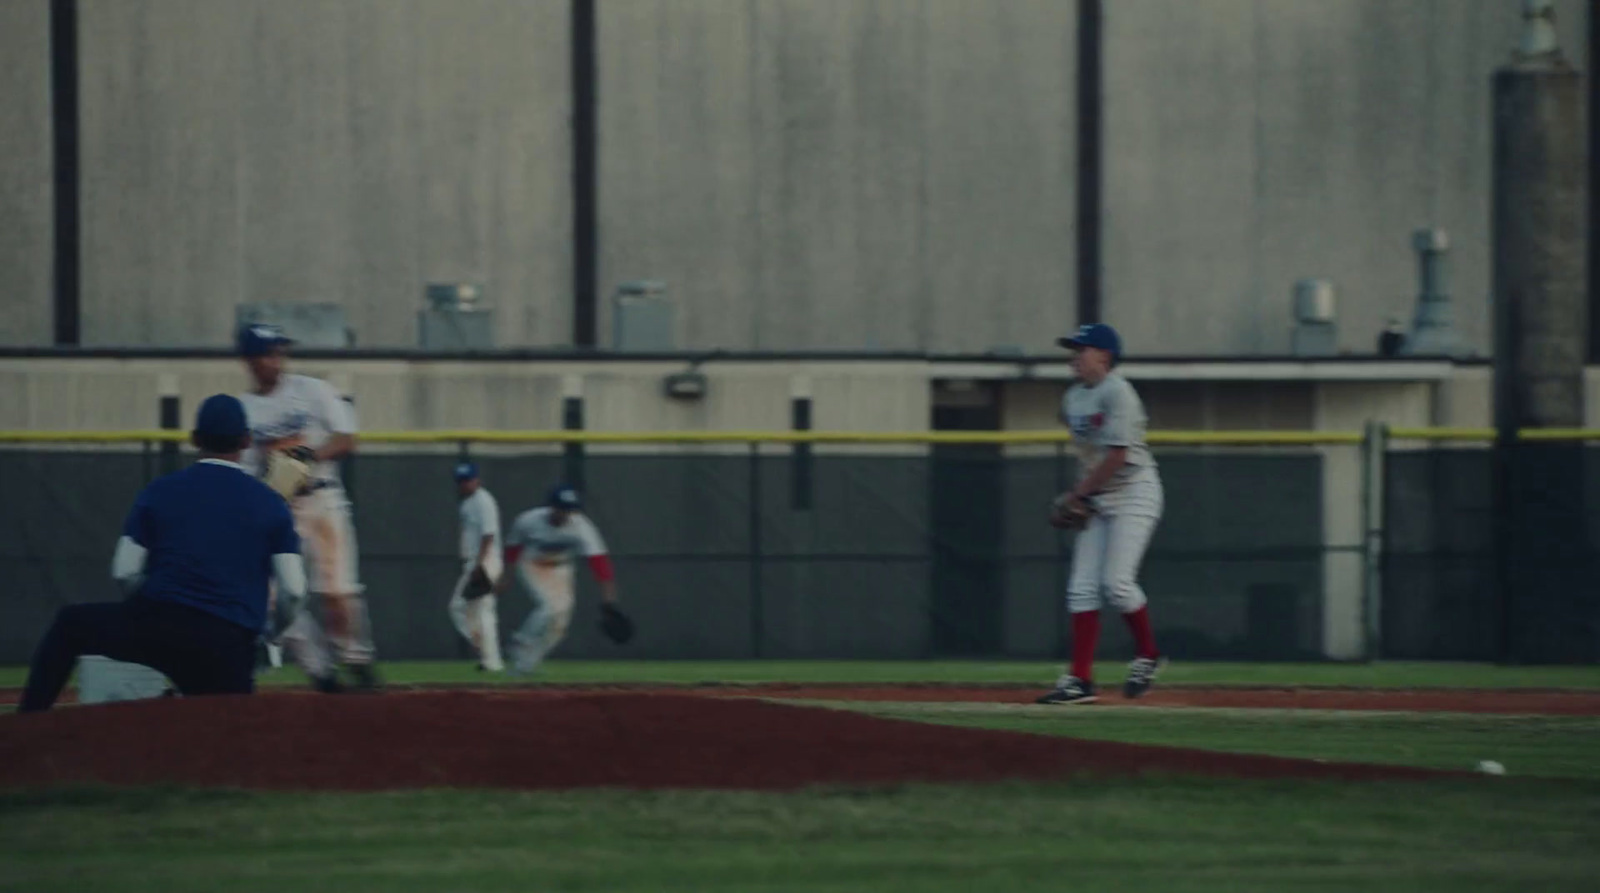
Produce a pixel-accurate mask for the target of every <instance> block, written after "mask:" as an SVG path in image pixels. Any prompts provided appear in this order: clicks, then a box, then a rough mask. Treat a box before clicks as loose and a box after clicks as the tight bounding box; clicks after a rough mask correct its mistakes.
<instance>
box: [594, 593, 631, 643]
mask: <svg viewBox="0 0 1600 893" xmlns="http://www.w3.org/2000/svg"><path fill="white" fill-rule="evenodd" d="M600 631H601V632H603V633H605V634H606V638H608V639H610V640H611V641H613V642H616V643H617V644H618V645H626V644H628V640H629V639H632V638H633V621H632V620H631V619H629V617H628V615H626V614H624V613H622V609H621V608H619V607H617V606H616V605H613V604H611V603H610V602H603V603H601V605H600Z"/></svg>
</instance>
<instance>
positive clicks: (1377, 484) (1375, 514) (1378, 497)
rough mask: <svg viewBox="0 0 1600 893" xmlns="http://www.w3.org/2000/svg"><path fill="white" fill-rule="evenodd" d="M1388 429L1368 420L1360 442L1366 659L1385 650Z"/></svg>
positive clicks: (1363, 606)
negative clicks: (1384, 606)
mask: <svg viewBox="0 0 1600 893" xmlns="http://www.w3.org/2000/svg"><path fill="white" fill-rule="evenodd" d="M1388 453H1389V426H1388V425H1385V424H1383V423H1382V422H1373V421H1369V422H1367V425H1366V430H1365V431H1364V432H1363V436H1362V440H1361V531H1362V539H1361V570H1362V574H1361V595H1362V614H1363V620H1364V621H1365V631H1366V648H1365V654H1366V659H1367V660H1369V661H1373V660H1377V659H1378V658H1379V657H1381V656H1382V650H1383V501H1384V500H1383V484H1384V480H1383V465H1384V461H1385V458H1386V457H1387V456H1388Z"/></svg>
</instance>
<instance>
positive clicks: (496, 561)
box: [450, 555, 506, 673]
mask: <svg viewBox="0 0 1600 893" xmlns="http://www.w3.org/2000/svg"><path fill="white" fill-rule="evenodd" d="M477 566H478V565H477V562H474V561H468V562H466V563H465V564H464V565H463V567H462V569H461V576H460V577H459V578H457V580H456V585H455V589H454V590H453V591H452V592H451V593H450V620H451V621H452V622H453V623H454V624H455V627H456V631H457V632H459V633H461V635H462V636H463V637H464V638H466V640H467V641H469V642H471V643H472V647H473V648H474V649H476V650H477V652H478V660H480V661H482V663H483V668H484V669H485V670H489V671H490V672H494V673H498V672H500V671H501V670H504V669H505V668H506V665H505V661H503V660H502V659H501V658H500V611H499V603H498V600H497V599H496V598H495V596H494V593H492V592H491V593H489V594H488V595H481V596H478V597H477V598H473V599H469V598H467V597H466V596H465V595H463V593H464V592H466V589H467V583H468V582H469V581H470V580H471V579H472V571H473V569H474V568H476V567H477ZM483 569H484V571H485V572H486V573H487V574H488V575H489V583H490V585H493V584H495V583H498V582H499V581H500V574H501V571H502V570H503V568H502V565H501V563H500V556H498V555H490V556H489V557H488V559H487V560H485V561H484V568H483Z"/></svg>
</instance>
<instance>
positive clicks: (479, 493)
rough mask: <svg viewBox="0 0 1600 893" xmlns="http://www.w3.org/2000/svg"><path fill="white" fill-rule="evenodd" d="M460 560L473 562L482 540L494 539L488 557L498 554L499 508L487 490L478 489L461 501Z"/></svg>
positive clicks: (481, 546) (475, 559)
mask: <svg viewBox="0 0 1600 893" xmlns="http://www.w3.org/2000/svg"><path fill="white" fill-rule="evenodd" d="M460 512H461V560H462V561H466V562H475V561H477V560H478V551H479V550H480V549H481V548H483V538H484V537H486V536H492V537H494V544H493V545H491V546H490V548H489V554H490V555H495V556H497V555H499V554H500V506H499V504H498V503H496V502H495V501H494V496H492V495H491V494H490V493H489V491H488V490H487V489H485V488H484V487H481V486H480V487H479V488H478V489H477V490H476V491H475V492H474V493H473V494H472V495H471V496H468V497H467V498H466V499H463V500H461V509H460Z"/></svg>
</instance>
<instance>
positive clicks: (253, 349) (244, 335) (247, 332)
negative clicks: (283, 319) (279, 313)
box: [238, 322, 294, 357]
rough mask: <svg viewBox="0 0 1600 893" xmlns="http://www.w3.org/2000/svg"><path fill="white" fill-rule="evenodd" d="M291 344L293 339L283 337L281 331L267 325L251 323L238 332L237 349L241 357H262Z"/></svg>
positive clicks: (286, 336)
mask: <svg viewBox="0 0 1600 893" xmlns="http://www.w3.org/2000/svg"><path fill="white" fill-rule="evenodd" d="M293 343H294V339H293V338H290V337H289V336H288V335H285V334H284V333H283V329H280V328H278V327H277V326H275V325H270V324H268V323H262V322H258V323H251V324H250V325H247V326H245V327H244V328H242V329H240V330H239V337H238V347H239V356H241V357H264V356H266V355H267V354H269V353H272V352H273V351H274V350H276V349H278V348H280V347H283V346H285V345H289V344H293Z"/></svg>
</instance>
